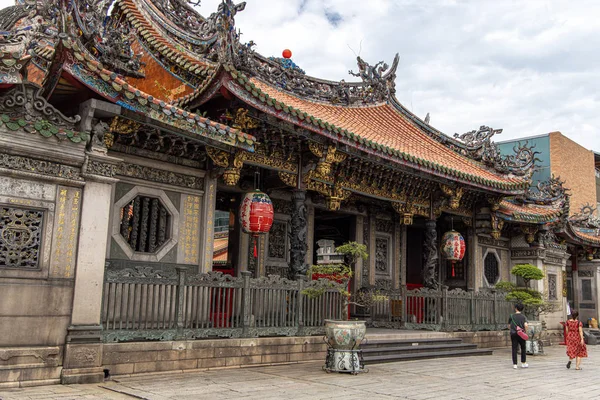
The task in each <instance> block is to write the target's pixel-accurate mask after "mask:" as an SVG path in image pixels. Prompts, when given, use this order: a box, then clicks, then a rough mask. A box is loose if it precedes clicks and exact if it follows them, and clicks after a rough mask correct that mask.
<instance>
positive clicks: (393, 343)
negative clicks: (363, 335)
mask: <svg viewBox="0 0 600 400" xmlns="http://www.w3.org/2000/svg"><path fill="white" fill-rule="evenodd" d="M460 343H462V339H460V338H451V337H446V338H433V339H401V340H393V339H384V340H377V339H375V340H373V339H370V340H369V339H367V341H366V342H365V343H363V344H362V346H361V348H363V349H365V348H372V347H401V346H406V347H412V346H431V345H439V344H460Z"/></svg>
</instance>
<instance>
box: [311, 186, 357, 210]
mask: <svg viewBox="0 0 600 400" xmlns="http://www.w3.org/2000/svg"><path fill="white" fill-rule="evenodd" d="M306 188H307V189H308V190H313V191H315V192H317V193H320V194H322V195H323V196H325V198H326V200H327V209H328V210H331V211H338V210H339V209H340V207H341V205H342V201H345V200H348V199H349V198H350V196H351V195H352V192H351V191H350V190H348V189H344V187H343V184H342V183H341V182H338V183H336V184H335V185H333V186H332V185H330V184H328V183H325V182H320V181H316V180H312V179H308V180H307V182H306Z"/></svg>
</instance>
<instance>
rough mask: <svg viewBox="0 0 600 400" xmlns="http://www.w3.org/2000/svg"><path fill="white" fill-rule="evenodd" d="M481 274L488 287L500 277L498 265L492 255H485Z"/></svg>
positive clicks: (496, 258)
mask: <svg viewBox="0 0 600 400" xmlns="http://www.w3.org/2000/svg"><path fill="white" fill-rule="evenodd" d="M483 274H484V275H485V279H486V280H487V282H488V283H489V284H490V285H495V284H496V282H498V277H499V276H500V263H499V262H498V257H496V254H494V253H491V252H490V253H487V255H486V256H485V259H484V260H483Z"/></svg>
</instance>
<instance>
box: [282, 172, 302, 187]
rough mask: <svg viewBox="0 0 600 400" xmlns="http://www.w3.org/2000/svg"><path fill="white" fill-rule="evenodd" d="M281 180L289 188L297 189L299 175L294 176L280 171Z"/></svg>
mask: <svg viewBox="0 0 600 400" xmlns="http://www.w3.org/2000/svg"><path fill="white" fill-rule="evenodd" d="M277 175H279V179H281V181H282V182H283V183H285V184H286V185H288V186H289V187H293V188H295V187H297V185H298V174H292V173H289V172H283V171H278V172H277Z"/></svg>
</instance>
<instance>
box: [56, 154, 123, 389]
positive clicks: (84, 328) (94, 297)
mask: <svg viewBox="0 0 600 400" xmlns="http://www.w3.org/2000/svg"><path fill="white" fill-rule="evenodd" d="M118 161H120V160H117V159H115V158H112V157H107V156H97V155H92V154H88V157H87V160H86V161H85V164H84V167H83V173H82V175H83V176H84V177H85V178H86V184H85V187H84V190H83V198H82V203H81V224H80V229H79V244H78V249H77V264H76V269H75V291H74V295H73V310H72V314H71V325H70V326H69V329H68V334H67V343H66V346H65V358H64V364H63V366H64V368H63V370H62V375H61V382H62V383H64V384H72V383H93V382H102V380H103V379H104V373H103V371H102V340H101V339H102V336H101V330H102V327H101V325H100V313H101V307H102V289H103V285H104V262H105V255H106V245H107V241H108V225H109V221H110V205H111V203H112V201H111V200H112V187H113V183H115V182H116V181H117V180H116V179H114V178H113V177H114V175H115V173H116V163H117V162H118Z"/></svg>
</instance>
